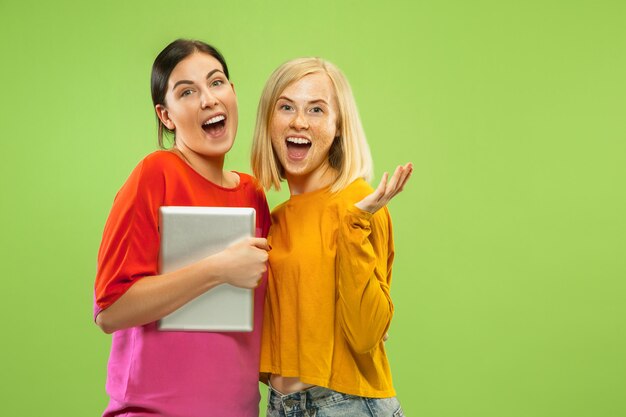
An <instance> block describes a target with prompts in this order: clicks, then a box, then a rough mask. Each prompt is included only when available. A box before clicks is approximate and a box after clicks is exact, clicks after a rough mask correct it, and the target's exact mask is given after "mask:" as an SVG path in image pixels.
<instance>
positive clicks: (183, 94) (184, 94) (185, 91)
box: [180, 90, 192, 97]
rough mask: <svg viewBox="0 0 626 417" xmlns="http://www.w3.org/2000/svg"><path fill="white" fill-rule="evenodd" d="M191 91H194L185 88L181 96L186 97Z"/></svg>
mask: <svg viewBox="0 0 626 417" xmlns="http://www.w3.org/2000/svg"><path fill="white" fill-rule="evenodd" d="M191 93H192V91H191V90H183V91H182V92H181V93H180V96H181V97H186V96H188V95H189V94H191Z"/></svg>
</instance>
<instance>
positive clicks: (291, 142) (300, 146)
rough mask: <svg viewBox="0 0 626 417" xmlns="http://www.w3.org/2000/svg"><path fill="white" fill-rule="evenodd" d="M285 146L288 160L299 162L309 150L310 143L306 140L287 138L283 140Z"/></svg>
mask: <svg viewBox="0 0 626 417" xmlns="http://www.w3.org/2000/svg"><path fill="white" fill-rule="evenodd" d="M285 143H286V144H287V156H288V157H289V158H290V159H295V160H301V159H304V157H306V154H307V153H308V152H309V149H311V141H310V140H308V139H306V138H298V137H288V138H287V139H285Z"/></svg>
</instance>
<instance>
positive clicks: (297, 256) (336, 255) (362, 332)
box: [261, 179, 395, 398]
mask: <svg viewBox="0 0 626 417" xmlns="http://www.w3.org/2000/svg"><path fill="white" fill-rule="evenodd" d="M371 192H372V188H371V187H370V186H369V185H368V184H367V183H366V182H365V181H364V180H362V179H360V180H356V181H355V182H353V183H352V184H350V185H349V186H348V187H346V188H345V189H343V190H342V191H339V192H338V193H335V194H332V193H330V192H329V189H328V188H325V189H321V190H318V191H314V192H311V193H306V194H301V195H294V196H291V198H290V199H289V200H288V201H286V202H285V203H283V204H282V205H280V206H279V207H277V208H276V209H275V210H274V211H273V212H272V226H271V228H270V235H269V238H268V239H269V243H270V245H271V246H272V250H271V251H270V254H269V263H270V278H269V280H268V287H267V295H266V303H265V316H264V317H265V319H264V323H263V337H262V343H261V372H262V373H272V374H279V375H282V376H292V377H299V378H300V380H301V381H303V382H305V383H309V384H314V385H319V386H323V387H327V388H330V389H333V390H335V391H338V392H342V393H346V394H352V395H359V396H363V397H378V398H385V397H392V396H395V391H394V388H393V384H392V380H391V371H390V368H389V362H388V360H387V356H386V353H385V346H384V343H383V340H382V339H383V336H384V334H385V332H386V331H387V329H388V327H389V324H390V322H391V318H392V316H393V304H392V302H391V298H390V295H389V286H390V283H391V265H392V262H393V255H394V247H393V238H392V227H391V219H390V217H389V212H388V210H387V208H386V207H385V208H383V209H381V210H379V211H378V212H376V213H375V214H374V215H371V214H370V213H368V212H365V211H362V210H359V209H358V208H356V207H355V206H354V204H355V203H356V202H358V201H360V200H361V199H362V198H363V197H365V196H366V195H368V194H370V193H371Z"/></svg>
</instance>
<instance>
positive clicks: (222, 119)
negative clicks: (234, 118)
mask: <svg viewBox="0 0 626 417" xmlns="http://www.w3.org/2000/svg"><path fill="white" fill-rule="evenodd" d="M225 127H226V116H224V115H223V114H219V115H217V116H214V117H211V118H210V119H209V120H207V121H205V122H204V123H202V130H204V131H205V132H206V133H208V134H209V135H211V136H218V135H219V134H221V133H222V132H223V131H224V129H225Z"/></svg>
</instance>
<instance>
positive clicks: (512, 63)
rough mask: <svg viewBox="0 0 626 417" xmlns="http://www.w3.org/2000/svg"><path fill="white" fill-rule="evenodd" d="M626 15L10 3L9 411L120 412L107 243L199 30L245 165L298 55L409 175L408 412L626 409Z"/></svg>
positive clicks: (573, 9)
mask: <svg viewBox="0 0 626 417" xmlns="http://www.w3.org/2000/svg"><path fill="white" fill-rule="evenodd" d="M624 22H626V3H624V2H623V1H619V0H615V1H610V0H598V1H576V0H569V1H565V0H563V1H550V0H542V1H538V0H530V1H524V2H522V1H501V0H500V1H495V0H492V1H488V0H480V1H464V0H444V1H419V0H413V1H396V0H391V1H388V2H373V1H372V2H363V1H329V0H319V1H317V2H304V1H286V0H284V1H250V2H236V1H232V2H225V1H222V2H215V1H207V0H204V1H192V0H190V1H185V2H179V3H178V4H177V3H176V2H172V1H162V0H151V1H132V2H124V1H119V0H114V1H109V2H87V1H82V2H79V1H75V2H74V1H68V0H57V1H54V2H35V1H32V0H22V1H19V2H18V1H17V0H0V31H1V36H0V39H2V40H1V41H0V42H1V50H0V52H1V55H0V56H1V58H0V59H1V60H2V65H1V66H0V75H1V80H2V88H1V91H2V100H1V103H0V106H1V109H0V110H1V111H0V117H1V118H2V119H1V120H2V164H0V169H1V170H2V171H1V174H2V175H0V181H1V182H2V206H1V216H0V222H1V223H0V226H1V230H2V231H1V232H0V239H1V242H2V248H1V249H2V250H1V254H2V262H1V265H2V275H3V278H2V285H1V288H2V302H1V303H0V312H1V317H2V319H3V320H2V321H3V326H2V343H1V348H0V349H1V350H2V352H1V354H0V358H1V359H0V361H1V362H0V363H1V374H2V379H3V381H4V383H3V386H4V387H3V389H2V405H1V408H2V410H3V411H2V414H3V415H11V416H38V415H39V416H40V415H47V416H95V415H99V413H101V411H102V410H103V408H104V406H105V404H106V401H107V398H106V395H105V391H104V381H105V371H106V361H107V357H108V351H109V345H110V336H107V335H104V334H103V333H101V332H100V331H99V329H98V328H97V327H96V326H95V325H93V323H92V301H93V280H94V274H95V266H96V254H97V250H98V246H99V243H100V237H101V233H102V229H103V226H104V222H105V220H106V217H107V215H108V212H109V209H110V207H111V203H112V201H113V197H114V195H115V193H116V192H117V190H118V189H119V187H120V186H121V185H122V184H123V182H124V180H125V179H126V177H127V176H128V175H129V173H130V171H131V170H132V168H133V167H134V166H135V165H136V164H137V162H138V161H139V160H140V159H141V158H142V157H143V156H145V155H146V154H148V153H149V152H151V151H153V150H154V149H155V148H156V133H155V120H154V114H153V110H152V107H151V101H150V95H149V72H150V66H151V64H152V61H153V59H154V57H155V56H156V54H157V53H158V52H159V51H160V50H161V49H162V48H163V47H164V46H165V45H166V44H167V43H168V42H170V41H171V40H173V39H175V38H177V37H191V38H200V39H203V40H207V41H209V42H211V43H214V44H215V45H217V46H218V47H219V48H220V49H221V50H222V51H223V52H224V54H225V56H226V58H227V60H228V63H229V66H230V67H231V69H232V80H233V81H234V83H235V85H236V91H237V94H238V98H239V106H240V121H241V124H240V128H239V134H238V138H237V142H236V144H235V148H234V150H233V151H232V152H231V153H230V154H229V157H228V161H227V165H228V167H229V168H231V169H237V170H243V171H249V163H248V153H249V149H250V144H251V135H252V130H253V125H254V117H255V112H256V105H257V100H258V98H259V95H260V91H261V88H262V86H263V83H264V81H265V80H266V78H267V77H268V75H269V74H270V72H271V71H272V70H273V69H274V68H275V67H276V66H278V65H279V64H280V63H282V62H283V61H285V60H287V59H290V58H293V57H296V56H302V55H319V56H323V57H325V58H327V59H329V60H331V61H333V62H335V63H336V64H337V65H338V66H339V67H340V68H342V69H343V70H344V71H345V73H346V74H347V76H348V78H349V79H350V81H351V83H352V87H353V89H354V91H355V94H356V98H357V101H358V103H359V107H360V112H361V116H362V119H363V122H364V125H365V128H366V132H367V134H368V137H369V141H370V144H371V147H372V150H373V154H374V157H375V162H376V176H377V177H380V175H381V174H382V172H383V171H384V170H388V169H393V167H394V166H395V165H396V164H398V163H403V162H405V161H412V162H413V163H414V164H415V173H414V175H413V179H412V180H411V183H410V184H409V186H408V187H407V189H406V190H405V191H404V193H403V194H402V195H401V196H399V197H398V198H397V199H396V200H394V201H393V202H392V204H391V211H392V216H393V219H394V224H395V239H396V246H397V259H396V264H395V270H394V283H393V289H392V295H393V297H394V301H395V305H396V316H395V318H394V322H393V325H392V328H391V330H390V334H391V338H390V339H389V341H388V342H387V347H388V351H389V356H390V359H391V363H392V369H393V374H394V379H395V385H396V387H397V391H398V396H399V398H400V400H401V402H402V404H403V407H404V409H405V412H406V414H407V415H408V416H429V417H453V416H454V417H457V416H465V417H531V416H532V417H540V416H545V417H557V416H563V417H579V416H588V417H615V416H625V415H626V396H624V392H625V390H626V363H625V360H624V358H625V356H626V355H625V351H626V333H625V332H624V317H625V313H626V303H624V296H625V290H626V283H625V280H624V278H626V265H625V260H624V259H625V256H624V249H625V245H624V243H625V242H624V240H625V238H624V236H625V234H626V224H625V220H624V213H625V211H626V198H625V196H624V180H625V179H626V175H625V174H626V168H625V167H626V156H625V155H626V145H625V140H624V139H625V138H626V135H625V134H626V127H625V123H624V120H625V117H624V116H625V109H626V25H625V24H624ZM285 198H286V193H285V192H283V193H281V194H277V193H270V194H269V201H270V204H271V206H275V205H276V204H277V203H279V202H280V201H282V200H283V199H285Z"/></svg>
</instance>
